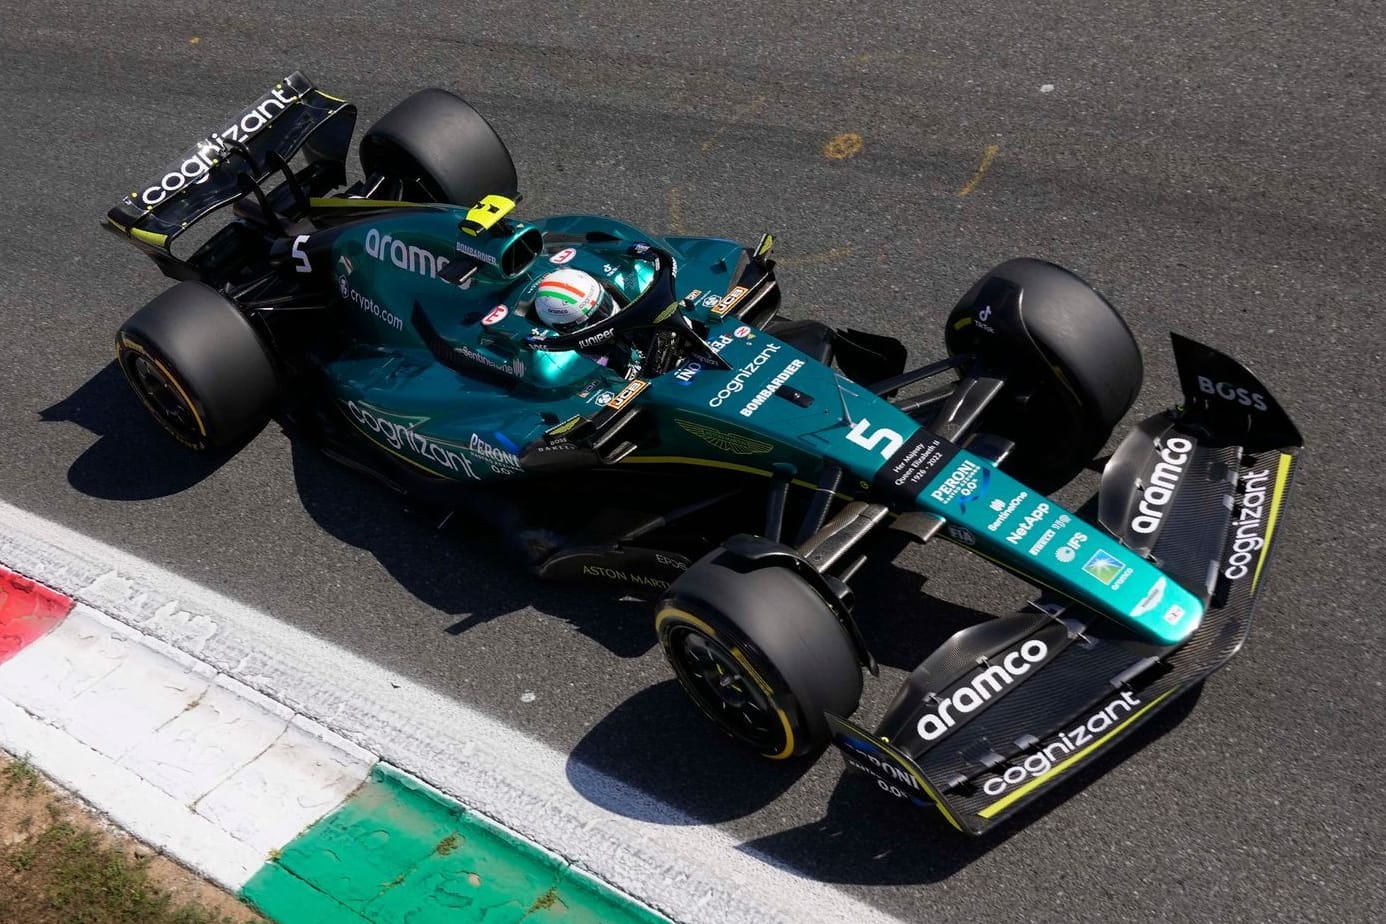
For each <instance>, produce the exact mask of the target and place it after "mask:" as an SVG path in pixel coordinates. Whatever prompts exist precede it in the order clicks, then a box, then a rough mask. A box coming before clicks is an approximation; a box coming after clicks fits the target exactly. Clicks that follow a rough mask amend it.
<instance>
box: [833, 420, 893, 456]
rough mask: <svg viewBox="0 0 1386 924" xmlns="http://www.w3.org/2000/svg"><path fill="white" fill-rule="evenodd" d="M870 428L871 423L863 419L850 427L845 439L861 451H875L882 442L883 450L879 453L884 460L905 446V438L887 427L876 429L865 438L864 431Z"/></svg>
mask: <svg viewBox="0 0 1386 924" xmlns="http://www.w3.org/2000/svg"><path fill="white" fill-rule="evenodd" d="M870 426H871V421H869V420H867V419H866V418H865V417H863V418H862V419H861V420H858V421H857V422H856V424H854V425H853V426H852V430H851V432H850V433H848V434H847V439H849V440H851V441H852V442H853V443H856V444H857V445H858V446H860V447H861V448H862V449H873V450H874V449H876V447H878V446H880V445H881V443H882V442H884V443H885V448H884V449H881V450H879V451H880V453H881V456H882V458H886V459H889V458H890V457H891V456H893V455H895V453H896V452H898V451H899V449H900V447H901V446H903V445H905V438H904V437H903V436H901V435H900V434H898V433H896V432H895V431H894V430H892V429H890V428H889V427H879V428H877V430H876V432H875V433H872V434H871V435H870V436H867V435H866V431H867V429H868V428H870Z"/></svg>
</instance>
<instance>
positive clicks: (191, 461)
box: [39, 360, 236, 501]
mask: <svg viewBox="0 0 1386 924" xmlns="http://www.w3.org/2000/svg"><path fill="white" fill-rule="evenodd" d="M39 419H40V420H43V421H45V422H52V421H68V422H71V423H75V424H77V425H78V426H80V427H83V428H84V429H86V430H88V431H90V432H91V433H94V434H95V435H96V437H97V439H96V442H94V443H92V444H91V446H90V447H88V448H87V450H86V451H85V452H83V453H82V454H81V455H80V456H78V457H77V459H76V460H74V461H73V463H72V464H71V465H70V466H68V470H67V480H68V482H69V483H70V484H71V485H72V487H73V488H74V489H76V490H77V491H80V492H81V493H83V494H86V495H88V496H90V497H97V498H101V499H102V500H115V501H141V500H153V499H155V498H159V497H168V496H170V495H172V494H177V493H178V492H180V491H185V490H187V489H188V488H190V487H192V486H193V485H195V484H197V483H198V482H200V481H202V480H203V479H204V478H206V477H208V476H209V475H211V474H212V473H213V472H215V471H216V470H217V469H218V468H220V467H221V466H222V465H223V464H224V463H225V462H226V460H227V459H229V458H231V456H233V455H235V452H236V450H235V449H234V448H233V449H230V450H228V451H225V452H220V453H197V452H189V451H188V450H186V449H184V448H183V447H182V446H179V445H178V444H177V443H176V442H174V441H173V440H172V439H170V438H169V436H168V434H167V433H165V432H164V431H163V430H162V429H161V428H160V427H159V425H158V423H156V422H155V421H154V419H153V418H152V417H150V415H149V412H148V411H146V410H145V409H144V408H143V407H141V406H140V402H139V399H138V398H136V397H135V395H134V393H133V392H131V390H130V386H129V385H127V384H126V382H125V377H124V376H123V375H121V372H120V367H119V366H117V365H116V363H115V361H114V360H112V361H111V362H110V363H108V364H107V365H106V366H105V368H103V369H102V370H101V371H100V372H98V373H96V375H94V376H92V377H91V378H90V379H88V380H87V381H86V382H85V383H84V384H83V385H82V387H81V388H78V389H77V390H76V391H74V392H73V393H72V394H71V395H68V396H67V397H66V398H64V399H63V400H61V401H59V402H58V403H57V404H54V405H51V406H49V407H46V408H44V409H43V410H42V411H39Z"/></svg>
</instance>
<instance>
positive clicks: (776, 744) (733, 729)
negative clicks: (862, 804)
mask: <svg viewBox="0 0 1386 924" xmlns="http://www.w3.org/2000/svg"><path fill="white" fill-rule="evenodd" d="M721 554H722V553H721V550H718V551H714V552H712V553H710V554H709V555H707V556H705V557H704V558H703V559H702V560H700V561H698V562H696V563H695V564H694V565H693V566H692V567H690V568H689V569H688V571H687V572H686V573H685V574H684V575H683V576H682V577H680V578H679V579H678V580H676V581H674V583H673V584H671V585H670V586H669V590H668V592H667V593H666V594H665V596H664V597H663V599H661V600H660V603H659V606H658V608H657V610H656V613H657V615H656V617H655V629H656V631H657V632H658V634H659V642H660V645H661V646H662V647H663V649H664V655H665V657H666V658H667V659H668V660H669V664H670V666H671V667H673V669H674V674H675V675H676V676H677V677H678V680H679V684H680V685H681V686H682V687H683V689H684V692H685V693H687V694H688V696H689V698H690V699H692V700H693V702H694V704H695V705H696V706H697V707H698V708H699V710H701V711H702V712H703V714H704V715H706V716H707V717H708V718H709V719H711V720H712V721H713V723H715V724H716V725H717V726H718V727H719V728H721V729H722V730H723V731H724V732H726V733H727V734H728V735H730V736H732V737H733V738H735V739H737V740H738V741H740V742H742V743H743V744H746V745H747V746H749V747H751V748H752V749H753V750H755V751H756V752H758V753H759V754H761V755H762V756H764V757H768V758H770V759H771V760H786V759H788V758H791V757H800V756H806V755H817V754H818V753H820V752H821V751H822V750H823V748H824V747H825V746H827V744H828V742H829V741H830V739H831V737H832V734H831V730H830V729H829V727H828V723H827V720H826V719H825V718H824V713H825V712H832V713H834V714H835V715H840V716H843V717H846V716H849V715H851V714H852V713H853V712H855V711H856V708H857V703H858V701H859V700H860V699H861V686H862V680H861V666H860V665H859V664H858V662H857V658H856V654H855V652H854V650H853V648H852V644H851V642H850V640H849V639H848V637H847V632H846V630H845V629H844V628H843V627H842V624H841V623H839V622H838V620H837V617H836V616H834V615H833V612H832V610H830V609H829V608H828V606H827V604H825V603H824V602H823V600H822V598H821V597H819V596H818V594H817V593H816V592H815V591H814V590H813V588H811V587H810V586H809V585H808V584H807V583H805V582H804V581H803V580H802V579H801V578H799V577H798V575H796V574H794V573H793V572H792V571H789V570H788V569H786V568H782V567H768V568H760V569H757V570H754V571H750V572H744V573H743V572H740V571H736V570H733V569H732V568H729V567H727V566H726V565H724V564H721V563H719V562H718V557H719V556H720V555H721Z"/></svg>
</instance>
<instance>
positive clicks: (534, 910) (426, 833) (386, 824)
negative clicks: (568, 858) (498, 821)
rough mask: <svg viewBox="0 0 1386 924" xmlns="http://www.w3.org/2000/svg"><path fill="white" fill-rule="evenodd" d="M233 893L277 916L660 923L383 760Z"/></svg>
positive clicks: (350, 922)
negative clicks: (348, 795) (334, 807)
mask: <svg viewBox="0 0 1386 924" xmlns="http://www.w3.org/2000/svg"><path fill="white" fill-rule="evenodd" d="M241 894H242V896H243V897H244V898H246V899H247V900H248V901H250V902H251V903H252V904H254V905H255V906H256V907H258V908H259V909H260V910H261V911H262V912H263V913H264V914H266V915H267V916H269V917H271V918H273V919H275V920H276V921H281V922H283V924H298V922H301V921H307V920H311V921H321V922H324V924H336V922H343V924H363V922H370V924H406V922H407V924H428V922H434V921H436V922H440V924H441V922H448V924H470V922H485V924H510V922H517V924H518V922H521V921H523V922H526V924H541V922H543V924H549V922H560V921H561V922H564V924H660V922H665V921H666V919H665V918H663V917H661V916H660V915H657V914H654V913H652V912H651V911H649V910H647V909H646V908H644V907H642V906H640V905H637V904H635V903H633V902H632V901H631V900H629V899H627V898H626V897H625V896H622V895H621V894H620V893H618V892H615V891H614V890H612V889H610V888H608V887H607V886H605V885H603V884H602V883H600V882H598V881H596V880H594V879H592V878H591V877H590V876H588V875H586V874H585V873H582V872H580V871H578V870H575V869H573V868H572V867H570V866H568V865H567V864H565V863H563V862H562V861H561V860H559V859H558V858H556V857H554V856H553V855H552V854H549V853H547V852H546V851H543V850H541V849H539V848H537V847H535V846H534V845H533V844H530V843H529V842H527V841H524V840H522V839H520V838H517V837H515V836H514V835H513V834H511V833H509V832H507V831H505V830H504V829H502V828H499V827H497V826H496V825H494V824H492V823H491V822H490V821H488V820H486V819H485V818H482V817H481V816H480V815H477V814H475V813H473V812H469V811H467V810H466V809H464V808H463V807H462V806H460V805H458V804H457V803H455V802H452V801H450V800H447V799H445V798H443V797H441V796H440V795H439V794H438V793H437V792H436V791H434V790H432V789H430V788H428V787H426V786H424V785H422V784H420V783H418V782H417V781H415V780H413V779H412V778H411V777H409V776H407V775H404V774H402V773H400V772H398V771H396V770H394V769H393V768H391V767H387V766H385V765H381V764H377V765H376V767H375V768H374V769H373V770H372V771H371V775H370V777H369V778H368V779H367V780H366V782H365V783H364V784H362V786H361V787H360V789H358V790H357V791H356V792H355V793H354V794H353V795H352V796H351V798H350V799H348V800H347V801H346V802H345V803H343V804H342V806H341V807H340V808H338V809H337V810H336V811H335V812H333V813H331V814H330V815H327V816H324V817H323V818H321V819H319V820H318V822H317V823H316V824H314V825H313V826H312V827H310V828H309V829H308V830H307V831H305V832H304V833H303V834H301V835H299V837H297V838H296V839H295V840H293V841H292V842H290V843H289V844H288V845H287V846H286V847H285V848H284V850H283V851H282V852H281V853H280V854H279V856H277V857H276V858H275V859H273V860H271V861H270V862H269V863H268V864H266V865H265V866H264V867H262V868H261V869H260V871H259V872H258V873H256V875H255V876H254V877H253V878H252V879H251V880H250V882H248V883H247V884H246V886H245V888H244V889H243V890H242V893H241Z"/></svg>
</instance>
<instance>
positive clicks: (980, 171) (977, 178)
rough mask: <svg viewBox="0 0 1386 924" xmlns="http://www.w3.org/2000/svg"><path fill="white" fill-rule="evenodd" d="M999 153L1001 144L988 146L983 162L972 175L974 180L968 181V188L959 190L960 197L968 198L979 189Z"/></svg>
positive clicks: (983, 155)
mask: <svg viewBox="0 0 1386 924" xmlns="http://www.w3.org/2000/svg"><path fill="white" fill-rule="evenodd" d="M999 153H1001V146H1000V145H999V144H989V145H987V149H986V151H985V152H984V153H983V154H982V162H981V164H979V165H978V166H977V172H976V173H974V174H972V179H970V180H968V181H967V185H966V186H964V187H963V188H962V189H960V190H958V195H960V196H966V195H967V194H968V193H970V192H972V190H974V189H976V188H977V184H978V183H980V182H982V177H983V176H985V175H986V172H987V168H989V167H990V166H991V162H992V161H993V160H995V159H996V155H997V154H999Z"/></svg>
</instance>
